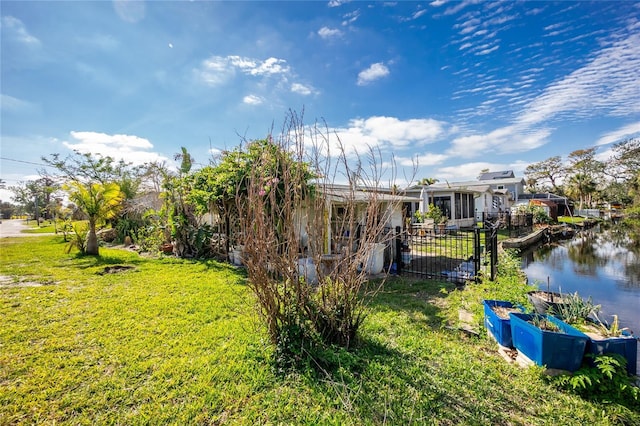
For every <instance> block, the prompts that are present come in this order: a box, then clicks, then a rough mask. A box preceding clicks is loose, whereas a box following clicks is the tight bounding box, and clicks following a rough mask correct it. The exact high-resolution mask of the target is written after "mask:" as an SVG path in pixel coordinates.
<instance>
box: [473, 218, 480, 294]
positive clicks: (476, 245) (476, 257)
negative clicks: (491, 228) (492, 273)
mask: <svg viewBox="0 0 640 426" xmlns="http://www.w3.org/2000/svg"><path fill="white" fill-rule="evenodd" d="M480 256H482V247H481V245H480V228H479V227H477V226H475V227H474V228H473V267H474V268H475V272H476V273H475V277H474V279H475V281H476V283H477V282H478V274H479V273H480Z"/></svg>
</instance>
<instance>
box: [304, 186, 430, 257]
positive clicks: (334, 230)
mask: <svg viewBox="0 0 640 426" xmlns="http://www.w3.org/2000/svg"><path fill="white" fill-rule="evenodd" d="M321 192H322V193H323V195H324V199H325V212H324V216H325V218H326V220H325V224H326V225H325V226H326V232H325V233H324V235H325V241H324V243H323V251H324V253H325V254H333V253H339V252H340V251H341V247H342V246H343V245H344V244H345V243H346V241H353V240H354V239H353V238H349V237H351V236H350V235H349V234H348V233H349V232H351V231H350V230H349V229H346V226H345V225H350V224H349V223H348V219H347V218H346V217H345V215H346V214H347V213H348V210H349V207H350V206H355V220H356V224H357V226H356V229H355V232H357V233H360V234H362V233H365V232H367V229H366V224H367V221H368V218H367V214H369V212H370V209H369V208H368V207H369V206H370V204H371V203H372V202H374V203H375V204H377V205H378V207H377V218H376V220H380V221H383V223H382V225H383V226H384V228H385V229H386V230H388V231H389V232H394V231H395V229H396V227H401V228H402V227H403V226H404V224H405V220H406V218H407V215H408V214H409V213H408V212H407V211H406V210H405V209H404V208H403V207H404V206H405V205H406V204H412V203H418V202H419V201H420V200H419V199H418V198H416V197H414V196H411V195H408V194H407V195H401V194H394V193H393V191H392V190H391V189H388V188H368V187H357V188H351V187H350V186H348V185H338V184H332V185H328V186H326V187H323V188H321ZM297 221H298V223H299V225H298V226H297V228H298V229H299V232H300V240H301V242H302V244H301V245H302V246H303V247H304V246H306V245H307V244H306V243H307V242H308V238H309V236H308V235H307V232H306V229H307V227H308V217H307V215H306V213H305V212H304V210H301V211H300V213H299V214H298V219H297ZM357 237H358V238H359V237H360V236H357Z"/></svg>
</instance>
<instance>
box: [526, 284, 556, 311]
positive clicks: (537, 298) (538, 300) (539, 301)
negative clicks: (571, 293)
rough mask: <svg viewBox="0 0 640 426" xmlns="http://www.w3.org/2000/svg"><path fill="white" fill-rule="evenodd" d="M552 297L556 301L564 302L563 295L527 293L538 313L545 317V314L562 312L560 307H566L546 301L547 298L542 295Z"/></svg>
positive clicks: (551, 292)
mask: <svg viewBox="0 0 640 426" xmlns="http://www.w3.org/2000/svg"><path fill="white" fill-rule="evenodd" d="M543 294H544V295H551V296H552V298H553V299H554V300H562V294H560V293H555V292H553V291H550V292H549V291H540V290H536V291H530V292H528V293H527V298H528V299H529V301H530V302H531V304H532V305H533V308H534V310H535V311H536V313H538V314H541V315H544V314H547V313H549V314H557V313H559V312H560V307H561V306H563V305H565V304H564V303H559V302H555V301H554V302H551V301H547V300H546V296H542V295H543Z"/></svg>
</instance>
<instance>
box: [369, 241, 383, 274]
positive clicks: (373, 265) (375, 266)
mask: <svg viewBox="0 0 640 426" xmlns="http://www.w3.org/2000/svg"><path fill="white" fill-rule="evenodd" d="M384 248H385V245H384V244H382V243H371V244H368V245H367V246H366V247H365V250H367V264H366V266H365V271H366V272H367V274H371V275H375V274H379V273H380V272H382V268H384Z"/></svg>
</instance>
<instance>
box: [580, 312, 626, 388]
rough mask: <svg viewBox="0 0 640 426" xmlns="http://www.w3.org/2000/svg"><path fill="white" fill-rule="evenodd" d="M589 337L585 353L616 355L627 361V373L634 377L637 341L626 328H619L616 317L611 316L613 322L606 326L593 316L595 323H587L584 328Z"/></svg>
mask: <svg viewBox="0 0 640 426" xmlns="http://www.w3.org/2000/svg"><path fill="white" fill-rule="evenodd" d="M584 333H585V334H586V335H587V336H588V337H589V341H588V343H587V353H590V354H594V355H603V354H618V355H621V356H622V357H624V358H625V359H626V360H627V373H629V374H630V375H632V376H635V374H636V372H637V365H636V362H637V357H638V339H637V338H636V337H635V336H634V335H633V332H632V331H631V330H629V329H628V328H626V327H625V328H621V327H620V326H619V324H618V316H617V315H613V322H612V323H611V324H606V323H604V322H602V321H600V319H599V318H598V316H597V314H596V315H595V321H589V322H588V323H587V325H586V326H585V327H584Z"/></svg>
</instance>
